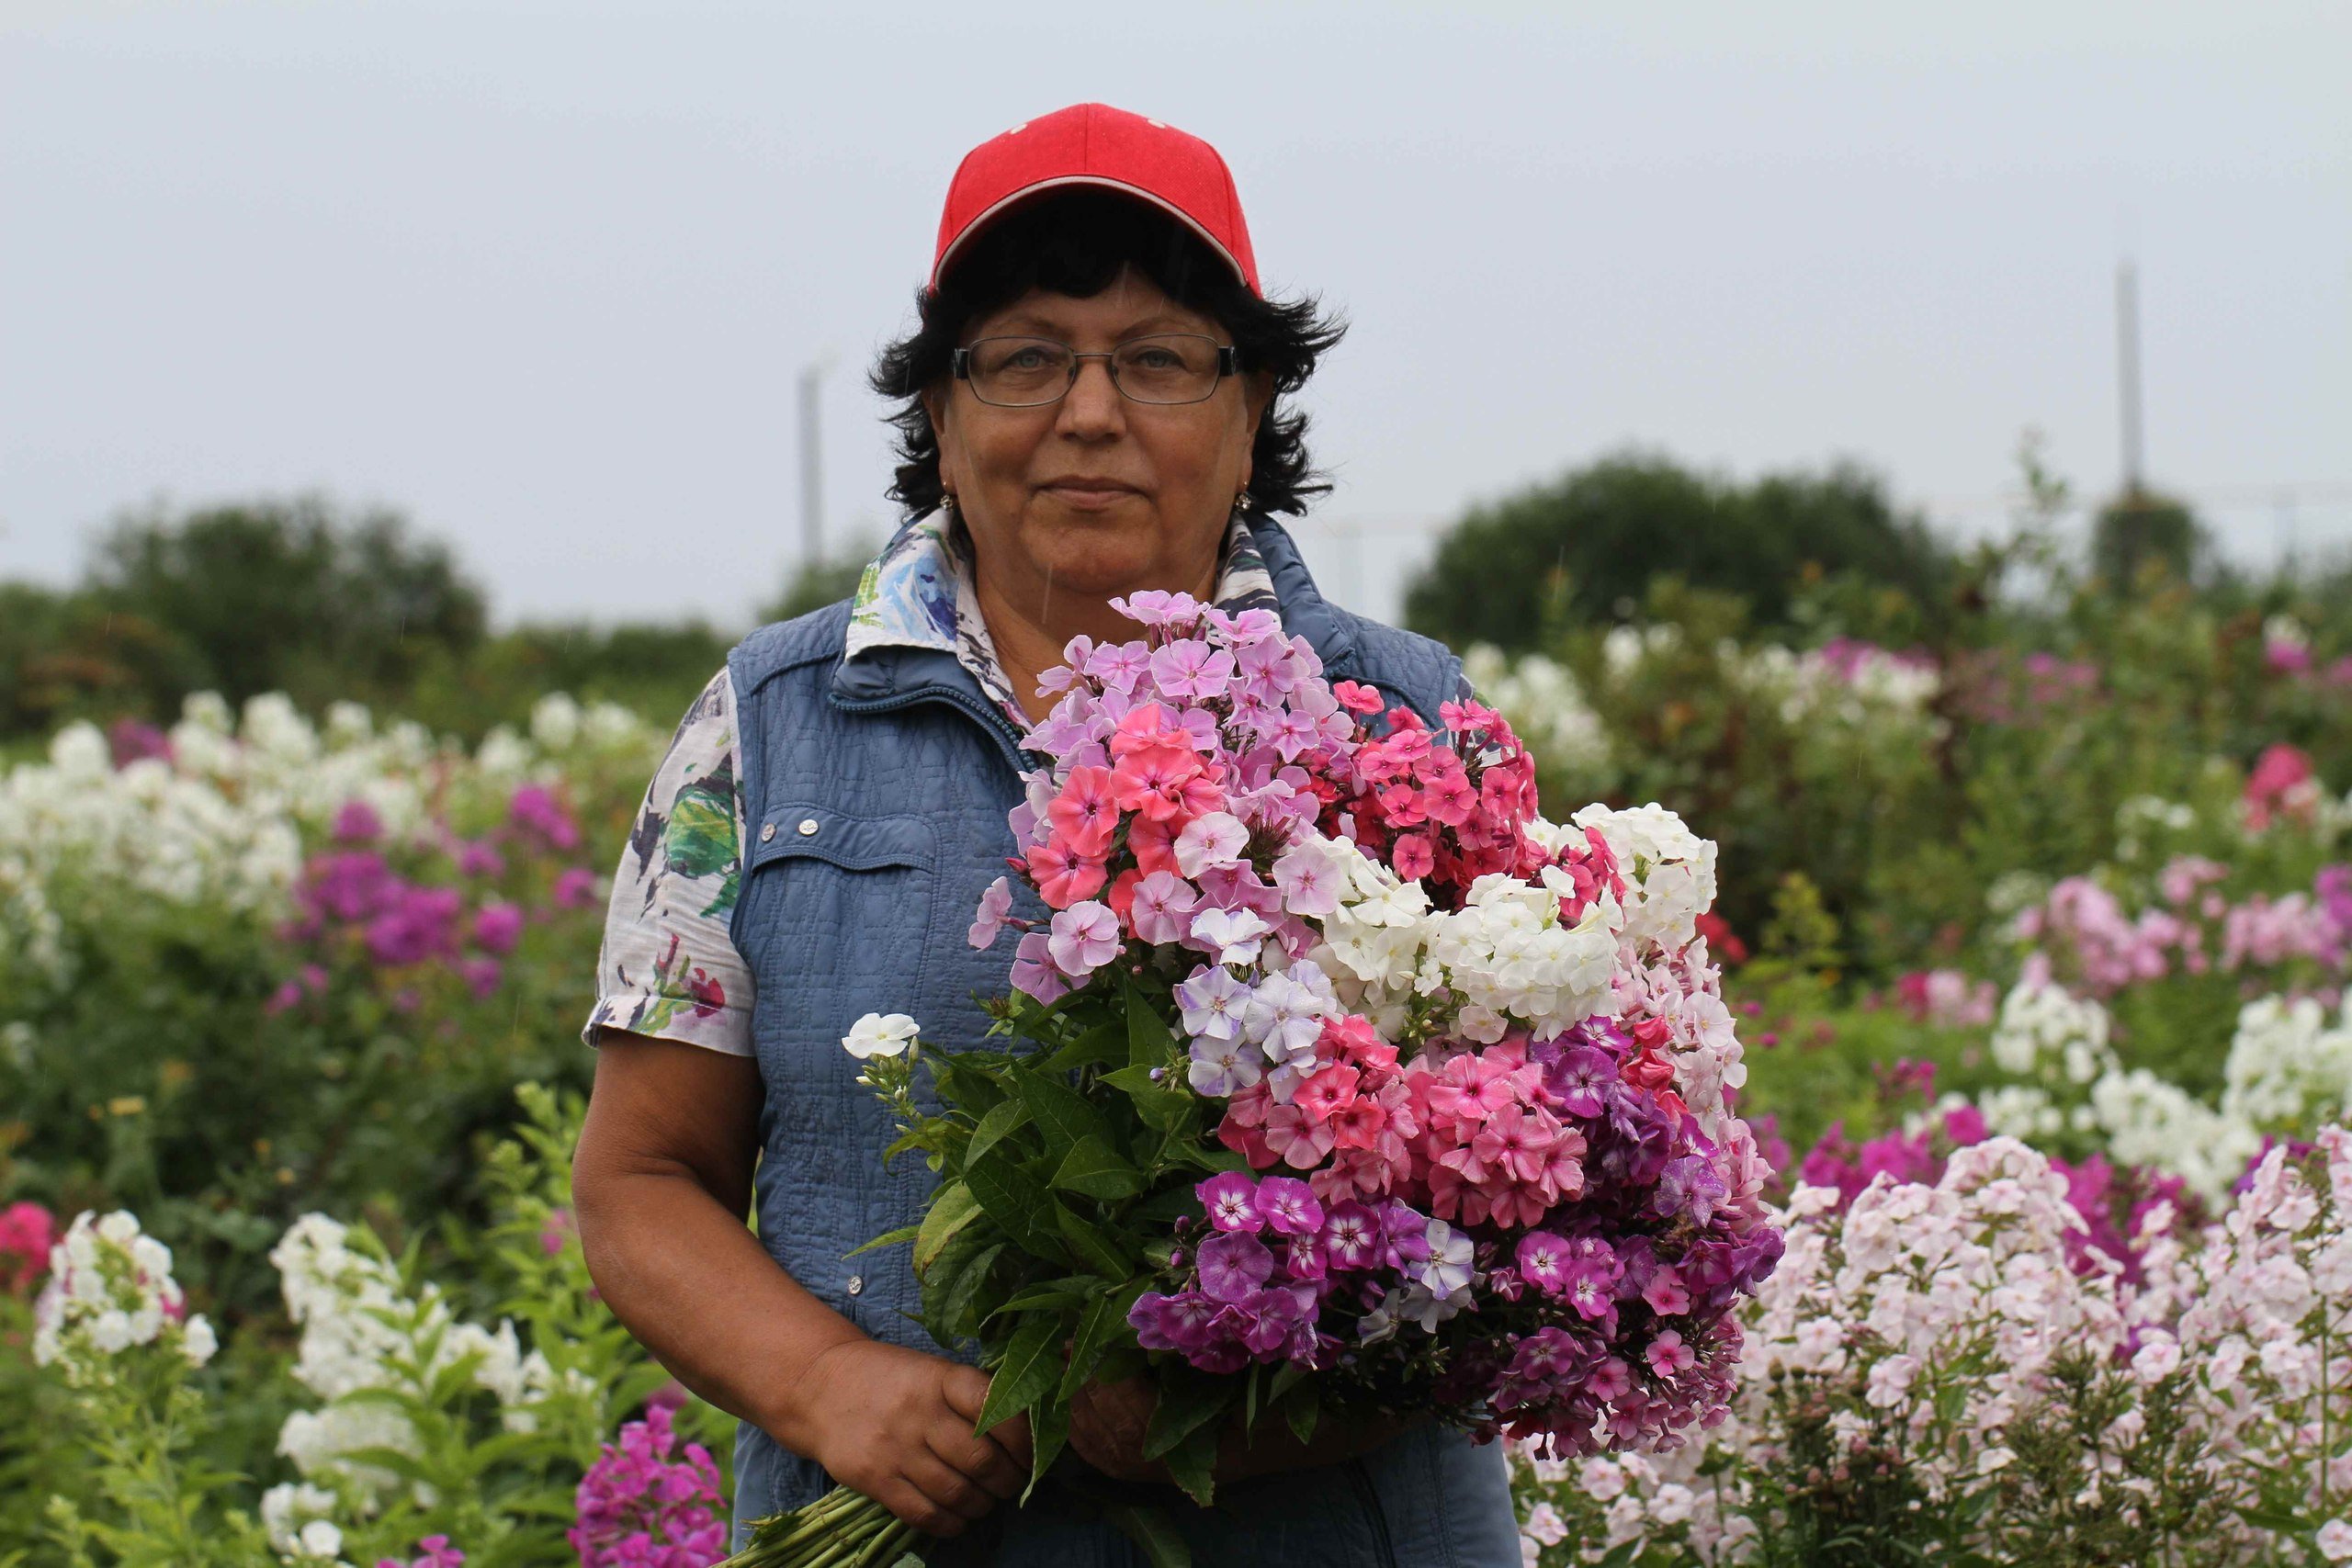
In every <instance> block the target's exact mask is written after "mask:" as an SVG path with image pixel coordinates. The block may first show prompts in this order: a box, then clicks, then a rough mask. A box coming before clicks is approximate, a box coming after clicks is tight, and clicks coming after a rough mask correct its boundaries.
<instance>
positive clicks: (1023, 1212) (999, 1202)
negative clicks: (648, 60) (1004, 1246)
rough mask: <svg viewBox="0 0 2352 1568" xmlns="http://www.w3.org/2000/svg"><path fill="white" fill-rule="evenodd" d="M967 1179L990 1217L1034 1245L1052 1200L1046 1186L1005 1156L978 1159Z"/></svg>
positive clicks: (1028, 1243)
mask: <svg viewBox="0 0 2352 1568" xmlns="http://www.w3.org/2000/svg"><path fill="white" fill-rule="evenodd" d="M964 1180H965V1183H966V1184H967V1186H969V1187H970V1188H971V1190H972V1196H973V1197H975V1198H977V1199H978V1200H979V1201H980V1207H981V1208H983V1209H985V1210H987V1211H988V1216H989V1218H990V1219H992V1220H994V1221H995V1222H996V1223H997V1224H1001V1225H1002V1226H1003V1227H1004V1229H1005V1233H1006V1234H1007V1235H1011V1236H1012V1239H1013V1240H1015V1241H1017V1242H1020V1243H1021V1244H1022V1245H1023V1246H1024V1247H1032V1248H1033V1249H1034V1248H1035V1244H1036V1241H1037V1230H1038V1226H1039V1225H1040V1224H1044V1223H1045V1220H1046V1205H1047V1204H1048V1203H1051V1202H1052V1201H1053V1199H1052V1198H1051V1197H1049V1196H1047V1194H1046V1190H1045V1188H1044V1187H1043V1186H1041V1185H1039V1184H1038V1183H1037V1182H1036V1181H1035V1179H1032V1178H1031V1177H1030V1176H1029V1175H1028V1174H1027V1173H1026V1172H1024V1171H1023V1170H1021V1169H1019V1168H1017V1167H1015V1166H1013V1165H1012V1164H1011V1163H1010V1162H1009V1161H1006V1160H1003V1159H986V1160H979V1161H977V1162H975V1163H974V1164H972V1165H970V1166H968V1167H967V1168H965V1171H964Z"/></svg>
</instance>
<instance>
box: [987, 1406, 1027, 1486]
mask: <svg viewBox="0 0 2352 1568" xmlns="http://www.w3.org/2000/svg"><path fill="white" fill-rule="evenodd" d="M989 1438H991V1439H992V1440H993V1441H994V1442H995V1443H996V1445H997V1447H999V1448H1001V1449H1002V1450H1004V1451H1005V1453H1006V1454H1007V1455H1009V1456H1010V1457H1011V1458H1012V1462H1013V1463H1014V1464H1016V1465H1018V1466H1020V1468H1021V1472H1022V1473H1023V1474H1024V1475H1025V1474H1027V1473H1028V1471H1029V1461H1030V1456H1031V1455H1032V1454H1034V1453H1035V1450H1036V1441H1035V1438H1034V1436H1033V1435H1032V1434H1031V1432H1030V1430H1029V1417H1028V1416H1026V1415H1021V1416H1011V1417H1009V1418H1007V1419H1005V1420H1003V1421H1000V1422H998V1423H997V1424H996V1425H995V1426H993V1427H989Z"/></svg>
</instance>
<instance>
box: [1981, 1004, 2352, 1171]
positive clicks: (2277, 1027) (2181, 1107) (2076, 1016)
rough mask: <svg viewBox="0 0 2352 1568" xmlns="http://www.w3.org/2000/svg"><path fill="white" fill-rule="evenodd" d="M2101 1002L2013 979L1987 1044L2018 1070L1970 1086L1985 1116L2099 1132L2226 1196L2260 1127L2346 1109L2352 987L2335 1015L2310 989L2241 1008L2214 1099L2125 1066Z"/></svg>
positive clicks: (2258, 1143)
mask: <svg viewBox="0 0 2352 1568" xmlns="http://www.w3.org/2000/svg"><path fill="white" fill-rule="evenodd" d="M1990 1052H1991V1055H1992V1058H1993V1061H1994V1063H1995V1064H1996V1066H1999V1067H2000V1068H2001V1069H2002V1071H2004V1072H2006V1073H2008V1074H2011V1075H2013V1076H2014V1077H2016V1078H2017V1079H2018V1080H2019V1081H2017V1082H2013V1083H2006V1084H2000V1085H1996V1086H1995V1087H1994V1088H1992V1089H1986V1090H1985V1091H1984V1092H1983V1093H1981V1094H1980V1095H1979V1096H1978V1098H1977V1102H1976V1103H1977V1109H1978V1110H1979V1111H1982V1112H1983V1114H1984V1117H1985V1125H1986V1126H1987V1127H1988V1128H1989V1129H1990V1130H1992V1131H1993V1132H1995V1133H1997V1134H2007V1135H2009V1136H2012V1137H2019V1138H2039V1137H2049V1136H2052V1135H2054V1134H2060V1133H2064V1132H2074V1133H2085V1134H2094V1135H2095V1136H2097V1137H2098V1139H2099V1141H2100V1142H2101V1143H2102V1144H2103V1145H2105V1147H2106V1151H2107V1155H2108V1157H2109V1159H2111V1160H2113V1161H2115V1162H2116V1163H2118V1164H2120V1165H2136V1166H2145V1167H2148V1168H2153V1169H2155V1170H2161V1171H2165V1172H2167V1173H2169V1174H2171V1175H2174V1176H2177V1177H2179V1178H2180V1179H2182V1180H2184V1181H2185V1182H2187V1183H2188V1186H2189V1189H2190V1190H2192V1191H2194V1192H2196V1193H2198V1194H2199V1196H2201V1197H2203V1198H2205V1199H2207V1200H2208V1201H2213V1202H2219V1201H2222V1200H2223V1199H2225V1198H2226V1197H2227V1195H2228V1193H2229V1190H2230V1189H2231V1187H2232V1186H2233V1184H2234V1183H2235V1182H2236V1180H2237V1179H2238V1178H2239V1176H2240V1175H2241V1174H2242V1173H2243V1172H2244V1171H2245V1167H2246V1163H2247V1162H2248V1161H2249V1160H2251V1159H2253V1158H2254V1156H2256V1154H2258V1153H2260V1152H2261V1149H2262V1143H2263V1137H2264V1135H2265V1134H2273V1133H2276V1134H2295V1133H2299V1132H2301V1130H2303V1129H2305V1128H2309V1127H2312V1126H2314V1125H2317V1124H2318V1123H2320V1122H2324V1121H2325V1120H2327V1119H2329V1118H2331V1117H2337V1116H2342V1115H2344V1114H2345V1113H2346V1111H2347V1110H2352V998H2347V999H2346V1002H2345V1003H2344V1004H2343V1006H2342V1007H2341V1008H2340V1010H2339V1011H2338V1013H2337V1015H2336V1017H2335V1021H2333V1022H2331V1021H2330V1020H2329V1017H2328V1013H2327V1010H2325V1009H2324V1008H2323V1007H2322V1006H2321V1005H2320V1003H2319V1002H2318V1001H2317V1000H2315V999H2313V998H2309V997H2262V998H2256V999H2255V1000H2253V1001H2250V1002H2248V1003H2246V1004H2245V1006H2243V1007H2242V1008H2240V1009H2239V1011H2238V1021H2237V1029H2236V1032H2235V1033H2234V1034H2233V1036H2232V1038H2231V1041H2230V1047H2229V1055H2228V1059H2227V1060H2226V1062H2225V1063H2224V1064H2223V1066H2222V1085H2223V1087H2222V1095H2221V1099H2220V1101H2219V1103H2218V1104H2215V1103H2208V1102H2207V1101H2205V1100H2200V1099H2199V1098H2198V1097H2197V1096H2195V1095H2193V1094H2191V1093H2190V1092H2188V1090H2187V1089H2183V1088H2181V1087H2180V1086H2179V1085H2178V1084H2176V1083H2173V1082H2171V1081H2169V1080H2168V1079H2165V1078H2163V1077H2158V1076H2157V1075H2156V1074H2155V1073H2154V1072H2151V1071H2150V1070H2148V1069H2147V1068H2146V1067H2128V1068H2127V1067H2125V1066H2123V1065H2122V1063H2121V1062H2120V1059H2119V1058H2118V1056H2117V1055H2116V1052H2115V1050H2114V1047H2113V1046H2112V1045H2111V1044H2110V1043H2109V1018H2108V1014H2107V1010H2106V1009H2104V1008H2103V1007H2101V1006H2100V1005H2099V1004H2098V1002H2096V1001H2092V1000H2090V999H2088V998H2078V997H2075V996H2072V995H2070V994H2068V993H2067V992H2066V991H2065V990H2064V989H2063V988H2062V987H2058V986H2056V985H2054V984H2052V983H2050V982H2048V981H2047V980H2039V979H2032V980H2028V981H2026V982H2022V983H2020V984H2019V985H2018V986H2017V987H2013V988H2012V989H2011V990H2010V992H2009V994H2008V996H2007V998H2004V999H2003V1001H2002V1004H2001V1015H2000V1019H1999V1021H1998V1022H1996V1024H1995V1025H1994V1028H1993V1032H1992V1037H1991V1041H1990Z"/></svg>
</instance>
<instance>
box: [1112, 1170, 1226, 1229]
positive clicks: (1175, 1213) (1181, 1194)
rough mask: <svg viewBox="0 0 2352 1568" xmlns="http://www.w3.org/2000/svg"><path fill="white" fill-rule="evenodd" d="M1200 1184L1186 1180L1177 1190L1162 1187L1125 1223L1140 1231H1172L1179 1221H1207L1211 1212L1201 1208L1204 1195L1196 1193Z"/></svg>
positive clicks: (1128, 1217)
mask: <svg viewBox="0 0 2352 1568" xmlns="http://www.w3.org/2000/svg"><path fill="white" fill-rule="evenodd" d="M1198 1185H1199V1183H1197V1182H1193V1181H1186V1182H1183V1183H1182V1184H1181V1185H1179V1186H1175V1187H1168V1188H1163V1189H1161V1190H1159V1191H1158V1192H1155V1193H1153V1194H1152V1195H1151V1196H1150V1197H1148V1198H1147V1199H1145V1200H1144V1201H1142V1202H1140V1203H1138V1204H1136V1206H1135V1207H1134V1208H1132V1209H1130V1210H1128V1211H1127V1212H1126V1214H1125V1221H1126V1224H1129V1225H1130V1226H1134V1227H1136V1228H1138V1229H1140V1228H1143V1227H1146V1226H1148V1227H1151V1228H1153V1229H1161V1230H1165V1229H1172V1228H1173V1227H1174V1226H1175V1224H1176V1222H1177V1221H1178V1220H1205V1219H1206V1218H1207V1217H1208V1211H1207V1210H1206V1209H1204V1208H1203V1207H1202V1206H1201V1195H1200V1194H1199V1193H1198V1192H1196V1191H1195V1190H1193V1189H1194V1188H1195V1187H1197V1186H1198Z"/></svg>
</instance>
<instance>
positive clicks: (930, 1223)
mask: <svg viewBox="0 0 2352 1568" xmlns="http://www.w3.org/2000/svg"><path fill="white" fill-rule="evenodd" d="M979 1213H980V1201H979V1200H978V1198H975V1197H973V1196H972V1190H971V1189H970V1188H969V1187H967V1186H966V1185H964V1183H962V1182H960V1181H951V1182H949V1183H947V1185H945V1186H944V1187H942V1188H941V1189H940V1190H939V1191H938V1193H937V1195H935V1196H934V1197H933V1199H932V1201H931V1210H930V1212H929V1213H926V1214H924V1215H923V1217H922V1224H921V1225H919V1226H918V1227H916V1234H915V1272H916V1273H918V1274H920V1273H922V1271H923V1270H924V1269H928V1268H930V1267H931V1265H932V1263H933V1260H934V1259H936V1258H938V1257H939V1255H940V1253H941V1251H942V1250H944V1248H945V1247H946V1246H947V1244H948V1243H949V1242H950V1241H953V1240H954V1239H955V1238H956V1233H957V1232H959V1231H961V1230H962V1229H963V1228H964V1227H965V1226H966V1225H968V1224H971V1223H972V1221H973V1220H974V1219H976V1218H978V1215H979Z"/></svg>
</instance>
